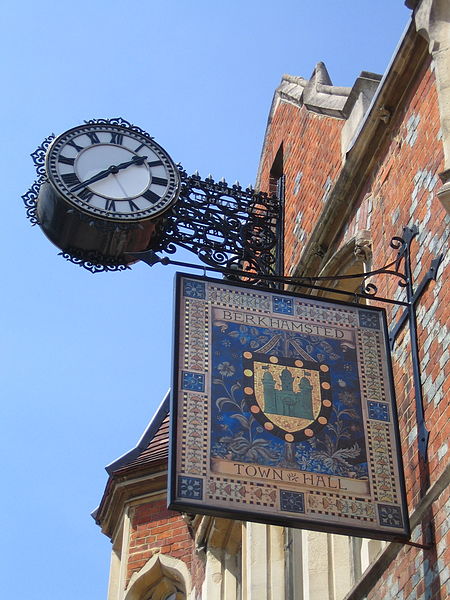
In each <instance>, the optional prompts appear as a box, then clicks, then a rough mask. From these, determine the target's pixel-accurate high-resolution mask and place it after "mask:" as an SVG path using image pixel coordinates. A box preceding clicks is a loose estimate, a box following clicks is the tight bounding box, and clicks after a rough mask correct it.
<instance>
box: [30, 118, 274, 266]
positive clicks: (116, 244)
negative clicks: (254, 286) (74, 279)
mask: <svg viewBox="0 0 450 600" xmlns="http://www.w3.org/2000/svg"><path fill="white" fill-rule="evenodd" d="M32 157H33V160H34V163H35V166H36V170H37V175H38V179H37V181H36V183H35V184H34V185H33V186H32V188H31V189H30V190H29V191H28V192H27V193H26V194H25V195H24V196H23V200H24V202H25V205H26V207H27V216H28V218H29V219H30V220H31V222H32V223H33V224H39V225H40V226H41V228H42V229H43V231H44V233H45V234H46V235H47V237H48V238H49V239H50V240H51V241H52V242H53V243H54V244H55V245H56V246H58V247H59V248H60V249H61V250H62V255H63V256H64V257H65V258H67V259H68V260H70V261H71V262H74V263H76V264H79V265H80V266H83V267H85V268H86V269H88V270H90V271H92V272H99V271H111V270H122V269H126V268H127V267H128V265H130V264H131V263H133V262H136V261H137V260H139V259H138V258H137V256H136V253H139V252H145V251H147V250H153V251H160V252H164V253H166V254H173V253H174V252H175V251H176V248H177V247H183V248H185V249H188V250H190V251H192V252H194V253H195V254H196V255H197V256H198V257H199V258H200V260H202V261H203V262H204V263H205V264H207V265H209V266H216V267H223V268H228V269H235V270H236V269H238V270H239V269H241V268H243V265H246V268H247V270H249V271H253V272H254V273H266V274H272V275H274V274H276V272H280V265H281V251H280V250H281V245H280V240H281V239H282V235H281V227H282V205H281V202H280V200H279V199H278V198H277V197H276V196H268V195H267V194H264V193H256V192H255V191H254V190H253V189H252V188H251V187H248V188H246V189H243V188H242V187H241V186H240V185H239V184H238V183H236V184H234V185H233V186H229V185H228V184H227V183H226V182H225V181H223V180H222V181H220V182H215V181H214V180H213V179H212V177H211V176H209V177H207V178H206V179H205V180H202V179H201V178H200V176H199V175H198V173H195V174H194V175H191V176H188V175H187V173H186V172H185V171H184V170H183V169H182V167H181V166H180V165H175V163H174V162H173V161H172V159H171V158H170V157H169V155H168V154H167V152H166V151H165V150H164V149H163V148H161V146H159V145H158V144H156V142H155V141H154V140H153V138H152V137H151V136H150V135H149V134H148V133H146V132H144V131H143V130H142V129H140V128H138V127H136V126H134V125H131V124H130V123H128V122H127V121H125V120H123V119H109V120H107V119H99V120H93V121H88V122H86V123H85V124H84V125H81V126H79V127H74V128H73V129H70V130H69V131H67V132H65V133H63V134H62V135H60V136H58V137H56V138H55V137H53V136H51V137H50V138H47V140H45V141H44V143H43V144H42V145H41V146H40V147H39V148H38V149H37V150H36V152H34V153H33V155H32Z"/></svg>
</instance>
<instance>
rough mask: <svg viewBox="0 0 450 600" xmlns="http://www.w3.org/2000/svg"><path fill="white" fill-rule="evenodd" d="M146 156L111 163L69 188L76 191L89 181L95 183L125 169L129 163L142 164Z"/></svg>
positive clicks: (88, 183)
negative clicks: (116, 163)
mask: <svg viewBox="0 0 450 600" xmlns="http://www.w3.org/2000/svg"><path fill="white" fill-rule="evenodd" d="M147 158H148V157H147V156H133V158H132V159H131V160H128V161H126V162H123V163H120V164H119V165H111V166H110V167H108V168H107V169H104V170H103V171H100V172H99V173H97V174H96V175H93V176H92V177H90V178H89V179H86V181H81V182H80V183H78V184H77V185H76V186H74V187H73V188H70V191H71V192H78V190H81V189H82V188H84V187H86V186H87V185H90V184H91V183H95V182H96V181H100V180H101V179H104V178H105V177H108V175H115V174H116V173H118V172H119V171H121V170H122V169H126V168H127V167H129V166H130V165H142V164H144V161H145V160H147Z"/></svg>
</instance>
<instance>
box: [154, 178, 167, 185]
mask: <svg viewBox="0 0 450 600" xmlns="http://www.w3.org/2000/svg"><path fill="white" fill-rule="evenodd" d="M152 184H155V185H164V186H166V185H167V179H164V178H163V177H152Z"/></svg>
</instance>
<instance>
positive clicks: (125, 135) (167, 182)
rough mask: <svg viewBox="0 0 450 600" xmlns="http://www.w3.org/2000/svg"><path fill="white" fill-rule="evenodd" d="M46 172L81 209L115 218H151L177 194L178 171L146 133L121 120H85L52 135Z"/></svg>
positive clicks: (51, 180) (170, 202) (100, 215)
mask: <svg viewBox="0 0 450 600" xmlns="http://www.w3.org/2000/svg"><path fill="white" fill-rule="evenodd" d="M46 172H47V175H48V178H49V180H50V183H51V184H52V185H53V186H54V187H55V188H56V189H57V190H58V192H59V193H60V194H62V195H63V197H64V198H65V199H66V200H67V201H68V202H70V203H71V204H73V205H75V206H76V207H77V208H79V209H81V210H82V211H84V212H87V213H90V214H93V215H96V216H98V217H100V218H104V219H110V220H115V221H121V222H124V221H130V220H141V219H151V218H152V217H156V216H157V215H159V214H160V213H162V212H164V211H165V210H167V209H168V208H169V207H170V206H171V204H173V202H175V200H176V199H177V197H178V194H179V189H180V175H179V172H178V169H177V168H176V166H175V165H174V163H173V161H172V159H171V158H170V157H169V155H168V154H167V152H166V151H165V150H164V149H163V148H161V146H159V145H158V144H156V142H154V141H153V140H152V139H151V138H150V136H147V135H146V134H144V133H141V132H139V131H135V130H133V129H131V128H128V127H124V126H121V125H112V124H110V123H88V124H86V125H81V126H79V127H74V128H73V129H70V130H69V131H66V132H65V133H63V134H62V135H60V136H59V137H57V138H56V139H55V140H54V141H53V142H52V144H51V146H50V147H49V149H48V152H47V156H46Z"/></svg>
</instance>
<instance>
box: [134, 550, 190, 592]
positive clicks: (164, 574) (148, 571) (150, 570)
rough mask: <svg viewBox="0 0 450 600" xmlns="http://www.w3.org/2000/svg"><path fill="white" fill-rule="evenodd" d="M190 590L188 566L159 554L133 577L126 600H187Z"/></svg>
mask: <svg viewBox="0 0 450 600" xmlns="http://www.w3.org/2000/svg"><path fill="white" fill-rule="evenodd" d="M190 590H191V578H190V574H189V571H188V568H187V566H186V564H185V563H184V562H183V561H182V560H179V559H176V558H173V557H171V556H168V555H165V554H158V555H156V556H153V557H152V558H151V559H150V560H149V561H148V562H147V563H146V564H145V565H144V566H143V567H142V569H141V570H140V571H139V572H138V573H135V574H134V575H133V576H132V578H131V580H130V584H129V586H128V590H127V593H126V595H125V599H124V600H187V598H188V595H189V593H190Z"/></svg>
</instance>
